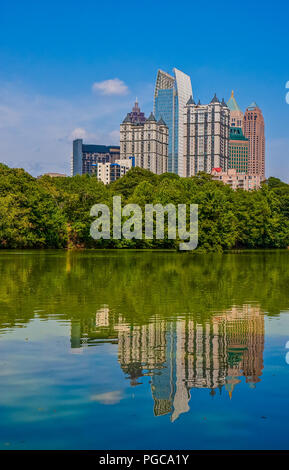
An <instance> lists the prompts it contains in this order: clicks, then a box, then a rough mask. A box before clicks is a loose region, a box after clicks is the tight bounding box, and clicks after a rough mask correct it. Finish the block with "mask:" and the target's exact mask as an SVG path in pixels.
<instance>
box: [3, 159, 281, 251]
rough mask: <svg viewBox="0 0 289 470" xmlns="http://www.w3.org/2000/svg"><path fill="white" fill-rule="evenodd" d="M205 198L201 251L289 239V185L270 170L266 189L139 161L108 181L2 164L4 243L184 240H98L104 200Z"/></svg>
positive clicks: (145, 244) (100, 244)
mask: <svg viewBox="0 0 289 470" xmlns="http://www.w3.org/2000/svg"><path fill="white" fill-rule="evenodd" d="M115 195H121V196H122V204H123V205H125V204H127V203H136V204H139V205H140V207H143V206H144V204H146V203H150V204H156V203H161V204H163V205H166V204H168V203H174V204H181V203H182V204H184V203H185V204H198V205H199V246H198V250H199V251H222V250H224V249H239V248H240V249H242V248H285V247H288V246H289V185H287V184H285V183H282V182H281V181H280V180H279V179H277V178H269V179H268V180H267V181H266V182H265V183H264V184H263V185H262V188H261V189H259V190H258V191H251V192H246V191H243V190H237V191H233V190H232V189H231V188H230V187H229V186H225V185H223V183H221V182H217V181H212V179H211V177H210V176H209V175H207V174H200V175H198V176H196V177H193V178H180V177H178V176H177V175H174V174H169V173H165V174H163V175H160V176H157V175H155V174H153V173H151V172H149V171H147V170H142V169H140V168H135V169H132V170H130V171H129V172H128V173H127V174H126V175H125V176H124V177H123V178H121V179H119V180H117V181H116V182H114V183H112V184H110V185H108V186H105V185H104V184H103V183H101V182H99V181H98V180H97V178H96V177H94V176H88V175H84V176H75V177H73V178H50V177H49V176H43V177H41V178H39V179H36V178H33V177H32V176H30V175H29V174H28V173H26V172H25V171H24V170H22V169H10V168H8V167H7V166H5V165H2V164H0V246H1V248H42V247H43V248H82V247H83V248H84V247H85V248H124V247H125V248H130V247H132V248H177V247H178V243H179V241H178V240H168V239H167V238H166V237H165V239H164V240H145V239H143V240H125V239H122V240H114V239H111V240H93V239H92V237H91V236H90V226H91V223H92V221H93V219H92V217H91V216H90V209H91V207H92V206H93V205H94V204H96V203H104V204H107V205H108V206H109V207H112V198H113V196H115Z"/></svg>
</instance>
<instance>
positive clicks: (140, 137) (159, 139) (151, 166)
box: [120, 103, 169, 175]
mask: <svg viewBox="0 0 289 470" xmlns="http://www.w3.org/2000/svg"><path fill="white" fill-rule="evenodd" d="M136 105H137V103H136V104H135V106H134V108H133V111H132V113H128V114H127V116H126V117H125V119H124V120H123V122H122V123H121V125H120V158H121V159H122V160H123V159H128V158H130V157H135V166H139V167H141V168H145V169H147V170H150V171H152V172H153V173H156V174H158V175H160V174H161V173H165V172H166V171H167V168H168V138H169V134H168V132H169V131H168V127H167V126H166V124H165V122H164V121H163V119H162V118H160V119H159V121H157V120H156V118H155V117H154V115H153V113H151V114H150V116H149V117H148V118H147V119H145V117H144V114H143V113H141V112H140V109H139V108H137V107H136ZM134 110H137V112H136V111H134Z"/></svg>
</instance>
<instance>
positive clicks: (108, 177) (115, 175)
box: [92, 158, 134, 184]
mask: <svg viewBox="0 0 289 470" xmlns="http://www.w3.org/2000/svg"><path fill="white" fill-rule="evenodd" d="M133 166H134V159H133V158H128V159H124V160H122V159H120V160H116V161H115V162H114V163H109V162H108V163H95V164H92V168H93V169H92V174H94V175H96V176H97V179H98V180H99V181H102V182H103V183H104V184H109V183H112V182H113V181H116V180H117V179H119V178H121V177H122V176H124V175H125V174H126V173H127V172H128V171H129V170H130V169H131V168H132V167H133Z"/></svg>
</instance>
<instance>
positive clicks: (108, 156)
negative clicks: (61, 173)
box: [71, 139, 120, 176]
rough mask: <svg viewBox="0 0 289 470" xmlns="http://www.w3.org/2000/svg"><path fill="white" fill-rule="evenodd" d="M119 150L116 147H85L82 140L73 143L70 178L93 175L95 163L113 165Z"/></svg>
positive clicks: (117, 157)
mask: <svg viewBox="0 0 289 470" xmlns="http://www.w3.org/2000/svg"><path fill="white" fill-rule="evenodd" d="M119 152H120V148H119V147H118V146H117V145H114V146H106V145H87V144H84V143H83V140H82V139H76V140H74V141H73V153H72V162H71V176H75V175H83V174H85V173H88V174H92V173H94V166H95V164H96V163H114V161H115V160H117V159H119Z"/></svg>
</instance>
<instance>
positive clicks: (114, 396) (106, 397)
mask: <svg viewBox="0 0 289 470" xmlns="http://www.w3.org/2000/svg"><path fill="white" fill-rule="evenodd" d="M90 399H91V400H92V401H97V402H98V403H101V404H102V405H115V404H116V403H119V402H120V401H121V400H122V399H123V392H122V391H121V390H115V391H113V392H106V393H99V394H98V395H92V396H91V397H90Z"/></svg>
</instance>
